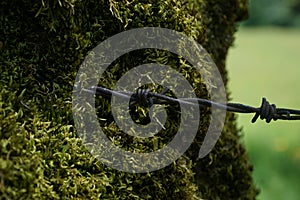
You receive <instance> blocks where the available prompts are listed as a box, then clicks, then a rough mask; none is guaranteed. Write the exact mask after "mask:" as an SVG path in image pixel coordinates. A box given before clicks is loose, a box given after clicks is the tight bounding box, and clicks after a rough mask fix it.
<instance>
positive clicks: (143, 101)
mask: <svg viewBox="0 0 300 200" xmlns="http://www.w3.org/2000/svg"><path fill="white" fill-rule="evenodd" d="M76 89H79V88H76ZM95 89H96V93H95V94H96V95H100V96H104V97H111V96H112V95H114V96H116V97H119V98H125V99H127V100H129V101H131V102H134V103H136V104H139V105H141V106H148V107H150V106H152V105H153V104H174V103H180V104H185V105H191V106H202V107H212V106H213V107H214V108H218V109H222V110H226V111H229V112H235V113H255V115H254V117H253V118H252V121H251V122H252V123H254V122H256V121H257V119H258V118H259V117H260V119H261V120H266V122H267V123H270V122H271V121H272V120H274V121H276V120H279V119H280V120H300V110H294V109H287V108H276V105H275V104H270V103H269V102H268V101H267V100H266V98H263V99H262V103H261V106H260V107H258V108H256V107H252V106H247V105H244V104H240V103H226V104H222V103H216V102H213V101H210V100H207V99H201V98H182V99H177V98H173V97H170V96H166V95H164V94H165V93H166V92H167V91H168V88H165V89H164V91H163V92H162V93H160V94H157V93H153V92H150V91H149V90H148V89H138V90H137V92H136V93H134V94H133V95H132V94H131V93H129V92H118V91H113V90H110V89H107V88H103V87H98V86H94V87H91V88H88V89H82V91H85V92H88V93H91V94H94V91H93V90H95ZM196 102H198V103H196Z"/></svg>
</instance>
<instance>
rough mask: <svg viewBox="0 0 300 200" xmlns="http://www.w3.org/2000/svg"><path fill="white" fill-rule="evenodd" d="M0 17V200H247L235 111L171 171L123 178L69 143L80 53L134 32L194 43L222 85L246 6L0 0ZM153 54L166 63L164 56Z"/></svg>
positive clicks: (240, 0)
mask: <svg viewBox="0 0 300 200" xmlns="http://www.w3.org/2000/svg"><path fill="white" fill-rule="evenodd" d="M0 13H1V16H0V40H1V43H0V44H1V45H0V67H1V68H0V139H1V140H0V198H1V199H2V198H4V199H23V198H24V199H71V198H75V199H76V198H77V199H201V198H204V199H255V196H256V194H257V190H256V188H255V186H254V185H253V182H252V178H251V171H252V167H251V165H250V164H249V161H248V157H247V154H246V152H245V149H244V147H243V146H242V145H241V144H240V141H239V139H240V137H239V135H238V133H239V131H238V129H237V127H236V120H235V116H234V115H233V114H228V115H227V118H226V124H225V127H224V129H223V133H222V135H221V137H220V139H219V140H218V142H217V144H216V146H215V148H214V149H213V151H212V152H211V153H210V154H209V155H208V156H206V157H205V158H204V159H200V160H196V159H195V158H196V157H197V155H198V150H199V145H201V141H203V135H204V134H205V133H204V131H203V130H205V128H206V127H207V125H208V124H207V123H208V120H207V121H204V122H203V124H201V127H200V128H199V134H198V136H197V138H196V141H195V142H194V144H193V145H192V146H191V147H190V149H189V150H188V152H186V154H185V155H183V156H182V157H181V158H180V159H178V160H177V161H176V162H174V164H172V165H170V166H168V167H166V168H164V169H161V170H158V171H155V172H151V173H147V174H130V173H124V172H120V171H117V170H114V169H111V168H109V167H106V166H105V165H102V164H101V163H100V162H98V161H97V159H95V158H93V157H92V156H91V155H90V154H89V152H88V151H87V150H86V149H85V147H84V146H83V144H82V142H81V140H80V138H78V137H77V136H76V130H75V128H74V123H73V119H72V106H71V101H72V99H71V98H72V89H73V82H74V79H75V76H76V72H77V70H78V68H79V66H80V64H81V63H82V61H83V59H84V58H85V56H86V55H87V53H88V51H89V50H91V49H92V48H93V47H95V46H96V45H97V44H98V43H100V42H101V41H103V40H105V39H107V38H109V37H110V36H113V35H114V34H117V33H120V32H122V31H125V30H129V29H132V28H136V27H146V26H158V27H164V28H169V29H172V30H176V31H180V32H183V33H185V34H187V35H189V36H192V37H193V38H194V39H195V40H196V41H198V42H199V43H200V44H201V45H203V46H204V47H205V48H206V50H207V51H208V52H209V53H210V54H211V56H212V58H213V59H214V61H215V63H216V64H217V66H218V67H219V70H220V72H221V74H222V76H223V79H224V82H225V84H226V83H227V73H226V69H225V59H226V55H227V51H228V49H229V47H230V46H231V45H232V43H233V40H234V37H233V35H234V33H235V31H236V23H237V21H239V20H242V19H244V18H245V17H246V16H247V2H246V1H245V0H228V1H223V0H189V1H188V0H183V1H180V0H166V1H158V0H153V1H149V2H147V1H142V0H140V1H137V0H132V1H129V0H121V1H115V0H107V1H104V0H42V1H32V0H9V1H8V0H2V1H1V2H0ZM152 53H154V52H151V51H150V52H146V53H145V52H142V53H140V54H138V55H141V57H138V56H136V55H135V57H134V55H131V56H133V58H136V59H128V57H125V58H124V59H123V60H122V61H125V64H124V62H121V61H120V62H119V63H115V65H114V66H113V67H114V68H115V69H118V70H116V71H117V75H120V74H122V73H124V71H126V70H127V69H128V68H126V66H129V65H131V66H135V65H136V64H140V63H144V62H147V61H152V62H153V61H155V57H154V56H153V55H152ZM156 53H157V52H156ZM159 55H160V56H162V57H165V58H166V63H165V64H172V62H170V61H169V59H170V55H165V54H164V52H159ZM128 56H130V54H128ZM176 64H178V66H176ZM179 65H180V63H176V62H175V64H174V62H173V67H174V68H176V67H178V68H180V66H179ZM183 70H184V69H183ZM190 79H191V80H193V77H191V78H190ZM109 84H111V83H110V81H107V82H105V81H104V83H103V85H107V86H110V85H109ZM196 92H198V95H200V96H201V95H203V94H206V93H205V91H196ZM202 97H203V96H202ZM204 97H207V96H205V95H204ZM103 113H104V114H103V115H105V116H106V117H108V118H109V113H106V112H105V111H103ZM203 118H205V116H203ZM206 122H207V123H206ZM111 123H113V122H111ZM102 125H103V126H110V125H111V124H108V123H106V124H105V123H104V124H102ZM201 130H202V131H201ZM202 132H203V133H202ZM114 134H118V133H117V131H116V132H114ZM124 145H125V146H126V144H124Z"/></svg>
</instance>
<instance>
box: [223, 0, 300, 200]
mask: <svg viewBox="0 0 300 200" xmlns="http://www.w3.org/2000/svg"><path fill="white" fill-rule="evenodd" d="M299 16H300V1H296V0H286V1H280V0H256V1H255V0H252V1H250V18H249V19H248V20H247V21H246V22H244V23H243V24H242V25H241V27H240V29H239V31H238V33H237V35H236V41H235V46H234V47H233V48H232V49H231V50H230V52H229V57H228V60H227V67H228V72H229V77H230V82H229V88H230V91H231V101H232V102H239V103H245V104H249V105H252V106H257V107H259V106H260V103H261V98H262V97H267V99H268V100H269V102H270V103H274V104H276V105H277V106H278V107H286V108H295V109H300V29H299V26H300V17H299ZM252 117H253V116H252V115H248V114H239V117H238V122H239V126H241V127H242V128H243V131H242V133H243V135H244V137H243V141H244V143H245V145H246V148H247V150H248V152H249V156H250V159H251V162H252V163H253V165H254V181H255V183H256V185H257V186H258V187H259V188H260V190H261V192H260V194H259V196H258V199H261V200H282V199H288V200H290V199H291V200H294V199H295V200H297V199H300V121H275V122H271V123H270V124H267V123H265V122H264V121H258V122H256V123H255V124H251V122H250V121H251V119H252Z"/></svg>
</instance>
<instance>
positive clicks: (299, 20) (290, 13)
mask: <svg viewBox="0 0 300 200" xmlns="http://www.w3.org/2000/svg"><path fill="white" fill-rule="evenodd" d="M249 13H250V17H249V19H248V20H247V21H246V22H245V23H244V24H245V25H249V26H266V25H268V26H270V25H273V26H274V25H275V26H291V27H293V26H294V27H300V1H299V0H284V1H283V0H250V6H249Z"/></svg>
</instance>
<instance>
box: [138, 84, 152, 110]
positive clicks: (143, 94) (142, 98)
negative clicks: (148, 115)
mask: <svg viewBox="0 0 300 200" xmlns="http://www.w3.org/2000/svg"><path fill="white" fill-rule="evenodd" d="M149 92H150V90H149V89H141V88H139V89H138V90H137V92H136V93H135V95H134V97H135V103H137V104H139V105H140V106H143V107H149V108H150V107H151V106H152V105H153V99H152V98H151V97H150V96H149Z"/></svg>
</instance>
